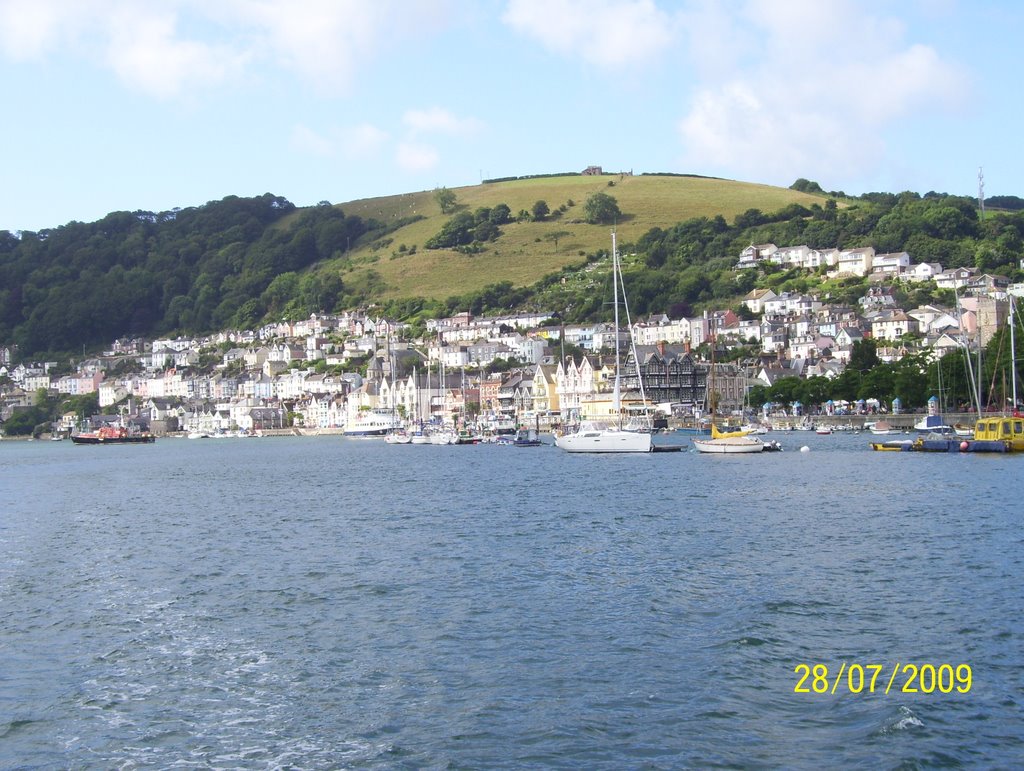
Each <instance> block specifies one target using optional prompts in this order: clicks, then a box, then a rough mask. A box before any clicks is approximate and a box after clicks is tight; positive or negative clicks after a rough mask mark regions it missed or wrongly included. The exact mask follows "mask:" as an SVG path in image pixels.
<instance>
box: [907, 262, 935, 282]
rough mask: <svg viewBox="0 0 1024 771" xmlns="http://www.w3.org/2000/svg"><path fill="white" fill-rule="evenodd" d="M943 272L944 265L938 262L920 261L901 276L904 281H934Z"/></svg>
mask: <svg viewBox="0 0 1024 771" xmlns="http://www.w3.org/2000/svg"><path fill="white" fill-rule="evenodd" d="M940 273H942V266H941V265H940V264H939V263H937V262H919V263H917V264H916V265H911V266H910V267H909V268H907V269H906V270H905V271H903V274H902V275H901V276H900V278H902V279H903V280H904V281H932V280H934V279H935V277H936V276H937V275H939V274H940Z"/></svg>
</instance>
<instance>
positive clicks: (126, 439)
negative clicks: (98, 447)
mask: <svg viewBox="0 0 1024 771" xmlns="http://www.w3.org/2000/svg"><path fill="white" fill-rule="evenodd" d="M71 441H72V442H74V443H75V444H152V443H153V442H155V441H156V437H155V436H152V435H149V434H144V435H140V436H119V437H103V436H72V437H71Z"/></svg>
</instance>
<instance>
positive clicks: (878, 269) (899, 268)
mask: <svg viewBox="0 0 1024 771" xmlns="http://www.w3.org/2000/svg"><path fill="white" fill-rule="evenodd" d="M909 268H910V255H909V254H907V253H906V252H892V253H889V254H876V255H875V256H874V258H873V259H872V261H871V272H872V273H883V274H885V275H887V276H897V275H899V274H901V273H903V272H905V271H906V270H908V269H909Z"/></svg>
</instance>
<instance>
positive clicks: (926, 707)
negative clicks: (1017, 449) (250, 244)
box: [0, 433, 1024, 769]
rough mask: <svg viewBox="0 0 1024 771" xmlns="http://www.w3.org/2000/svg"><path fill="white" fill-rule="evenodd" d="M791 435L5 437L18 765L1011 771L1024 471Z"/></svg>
mask: <svg viewBox="0 0 1024 771" xmlns="http://www.w3.org/2000/svg"><path fill="white" fill-rule="evenodd" d="M776 438H781V440H782V441H783V444H784V445H785V446H786V447H787V451H786V452H783V453H778V454H772V455H764V456H759V457H754V456H733V457H727V456H702V455H697V454H695V453H691V452H685V453H678V454H655V455H643V456H582V455H567V454H563V453H562V452H560V451H558V450H556V449H554V448H552V447H541V448H529V449H527V448H513V447H498V446H477V447H434V446H424V447H409V446H405V447H394V446H387V445H385V444H383V443H382V442H379V441H373V440H362V441H353V440H345V439H341V438H337V437H331V438H327V437H323V438H305V439H300V438H290V439H263V440H258V441H256V440H240V439H239V440H210V441H205V442H195V441H192V442H190V441H186V440H163V441H159V442H157V443H156V444H155V445H150V446H136V447H73V446H71V445H70V444H68V443H66V442H62V443H48V442H33V443H2V444H0V499H2V507H3V512H2V513H0V766H2V767H4V768H8V767H28V768H32V767H40V768H42V767H46V768H49V767H75V768H83V767H91V768H114V767H123V768H135V767H164V768H165V767H175V766H177V767H188V768H204V767H206V768H234V767H245V768H263V767H299V768H327V767H330V768H339V767H342V768H344V767H351V768H524V767H536V768H542V767H555V768H574V769H575V768H607V769H620V768H651V769H660V768H665V769H669V768H672V769H674V768H684V767H693V768H708V767H746V766H788V767H823V766H856V765H859V766H864V767H883V768H886V767H888V768H914V767H930V766H957V765H981V766H1000V767H1014V766H1020V765H1022V764H1024V738H1022V734H1024V732H1022V730H1021V726H1022V725H1024V721H1022V717H1024V714H1022V706H1021V699H1022V698H1024V687H1022V686H1024V675H1022V669H1021V665H1022V663H1024V651H1022V644H1021V635H1022V631H1024V629H1022V627H1024V621H1022V618H1024V599H1022V592H1021V578H1022V574H1024V569H1022V555H1024V543H1022V542H1024V536H1022V532H1021V528H1020V509H1021V504H1020V500H1021V499H1022V498H1024V482H1022V479H1024V474H1022V471H1024V457H983V456H958V455H919V454H908V453H873V452H871V451H870V450H868V449H867V438H866V437H864V436H843V435H838V434H836V435H832V436H828V437H818V436H815V435H813V434H795V433H794V434H786V435H781V436H776ZM801 444H805V445H808V446H809V447H810V452H807V453H800V452H796V450H797V448H798V447H799V446H800V445H801ZM842 662H846V663H847V664H852V663H861V664H869V663H878V664H884V665H885V666H886V672H885V675H884V676H883V677H882V678H881V679H883V680H884V679H887V678H888V674H889V672H890V671H891V668H892V666H893V665H894V664H895V663H896V662H901V663H918V664H920V663H932V664H935V665H939V664H944V663H949V664H952V665H953V666H954V667H955V666H956V665H958V664H969V665H970V666H971V667H972V669H973V682H972V686H971V690H970V691H969V692H968V693H957V692H956V691H954V692H953V693H950V694H941V693H938V692H936V693H932V694H923V693H921V694H904V693H898V692H897V691H898V689H893V691H892V692H891V693H890V694H888V695H885V694H884V693H882V691H883V690H884V687H883V686H884V683H882V682H879V683H878V684H877V689H876V692H875V693H874V694H868V693H860V694H851V693H849V691H848V690H847V689H846V688H839V689H837V693H836V694H834V695H833V694H831V693H826V694H822V695H817V694H814V693H810V694H798V693H794V686H795V685H796V684H797V680H798V676H797V675H796V674H795V673H794V667H796V666H797V665H798V664H801V663H807V664H811V665H813V664H815V663H824V664H827V665H828V666H829V668H830V671H832V672H833V673H834V672H836V671H837V670H838V667H839V666H840V664H841V663H842Z"/></svg>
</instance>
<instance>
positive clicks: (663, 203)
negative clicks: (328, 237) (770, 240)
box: [331, 174, 823, 299]
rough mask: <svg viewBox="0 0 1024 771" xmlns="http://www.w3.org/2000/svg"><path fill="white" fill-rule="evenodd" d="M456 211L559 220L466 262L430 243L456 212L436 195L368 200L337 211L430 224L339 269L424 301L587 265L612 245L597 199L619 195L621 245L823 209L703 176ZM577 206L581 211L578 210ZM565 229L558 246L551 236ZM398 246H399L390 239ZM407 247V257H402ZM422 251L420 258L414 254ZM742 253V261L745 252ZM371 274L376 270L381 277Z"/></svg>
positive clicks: (522, 194) (504, 193) (488, 199)
mask: <svg viewBox="0 0 1024 771" xmlns="http://www.w3.org/2000/svg"><path fill="white" fill-rule="evenodd" d="M452 192H454V193H455V194H456V196H457V204H458V205H459V206H460V207H464V208H465V209H468V210H469V211H474V210H475V209H477V208H479V207H483V206H486V207H493V206H496V205H497V204H499V203H505V204H507V205H508V207H509V208H510V209H511V210H512V214H513V216H515V215H516V214H517V213H518V212H519V211H520V210H521V209H526V210H531V209H532V208H533V204H534V203H535V202H536V201H538V200H543V201H545V202H546V203H547V204H548V206H549V208H550V209H551V210H552V212H554V211H555V210H557V209H558V208H559V207H560V206H562V205H566V206H567V207H568V208H567V210H566V211H565V213H564V214H562V215H561V216H560V217H551V218H549V219H548V220H547V221H545V222H516V223H511V224H508V225H503V226H502V232H503V235H502V236H501V237H500V238H499V239H498V240H497V241H495V242H492V243H489V244H487V245H486V251H485V252H483V253H482V254H476V255H464V254H460V253H458V252H454V251H451V250H447V249H442V250H427V249H424V248H423V243H424V242H425V241H426V240H427V239H428V238H430V237H431V236H433V235H435V234H436V233H437V232H438V231H440V229H441V227H442V226H443V225H444V223H445V222H446V221H447V219H448V218H449V216H450V215H445V214H442V213H441V211H440V209H439V207H438V205H437V203H436V202H435V200H434V192H433V191H422V192H418V193H405V194H402V195H394V196H386V197H382V198H367V199H362V200H356V201H350V202H347V203H341V204H338V206H339V207H340V208H341V209H342V211H344V212H345V214H346V215H359V216H360V217H363V218H366V219H369V218H373V219H376V220H378V221H380V222H384V223H387V222H389V221H390V222H395V221H398V220H401V219H402V218H405V217H412V216H415V215H420V216H424V217H425V219H423V220H420V221H418V222H414V223H411V224H409V225H406V226H404V227H402V228H400V229H398V230H396V231H395V232H394V233H392V234H390V235H389V236H388V238H387V239H382V240H383V241H385V243H380V242H378V243H376V244H370V245H364V246H361V247H360V248H358V249H353V250H352V252H350V253H349V254H348V255H347V256H346V258H345V259H344V260H340V261H338V262H337V263H336V264H335V265H332V266H331V267H333V268H336V269H338V270H340V271H341V274H342V278H343V280H344V281H345V282H346V283H347V284H349V285H359V284H361V283H364V282H366V281H367V280H369V279H370V278H371V277H372V279H373V280H374V281H375V282H376V284H377V286H378V290H377V292H375V294H377V295H378V296H380V297H381V298H382V299H387V298H395V297H411V296H421V297H428V298H438V299H444V298H447V297H450V296H452V295H457V294H463V293H465V292H468V291H472V290H476V289H480V288H482V287H484V286H486V285H487V284H493V283H496V282H499V281H510V282H511V283H512V284H513V285H515V286H527V285H530V284H532V283H534V282H535V281H537V279H539V278H540V277H541V276H543V275H544V274H546V273H551V272H554V271H558V270H561V269H562V268H563V267H566V266H569V265H578V264H580V263H582V262H583V261H584V257H583V255H584V254H586V253H592V252H594V251H596V250H598V249H607V248H608V247H609V245H610V235H609V232H610V227H609V226H606V225H588V224H585V223H583V222H582V218H583V204H584V202H585V201H586V199H587V196H588V195H590V194H591V193H596V192H604V193H607V194H609V195H611V196H613V197H614V198H615V199H616V201H617V202H618V205H619V209H620V210H621V211H622V213H623V219H622V221H621V222H619V223H618V225H617V231H618V240H619V243H620V244H626V243H629V242H632V241H635V240H636V239H637V238H639V237H640V236H642V235H643V234H644V233H646V232H647V231H648V230H650V229H651V228H653V227H661V228H669V227H671V226H672V225H675V224H676V223H678V222H682V221H684V220H687V219H691V218H693V217H714V216H715V215H718V214H721V215H722V216H723V217H725V218H726V219H727V220H729V221H730V222H731V221H732V219H733V218H734V217H735V216H736V215H737V214H740V213H742V212H744V211H746V210H748V209H760V210H761V211H763V212H766V213H769V212H774V211H777V210H779V209H781V208H783V207H785V206H787V205H789V204H791V203H800V204H803V205H805V206H810V205H811V204H812V203H817V204H821V203H822V202H823V199H822V198H821V197H819V196H814V195H809V194H806V193H800V192H797V191H795V190H789V189H787V188H779V187H771V186H769V185H757V184H751V183H747V182H733V181H730V180H721V179H708V178H698V177H669V176H664V177H663V176H628V175H626V176H620V175H617V174H616V175H604V176H586V177H584V176H564V177H541V178H534V179H523V180H512V181H506V182H494V183H484V184H480V185H473V186H470V187H459V188H452ZM570 201H572V202H573V203H574V205H569V202H570ZM559 231H560V232H562V233H563V235H562V236H560V237H559V239H558V243H557V249H556V245H555V242H554V241H553V240H551V238H550V236H551V235H553V234H554V233H556V232H559ZM388 239H390V241H388ZM402 245H404V246H405V247H406V252H405V253H402V252H400V251H399V247H400V246H402ZM413 246H415V247H416V252H415V253H414V254H408V250H409V249H410V248H411V247H413ZM737 256H738V255H737ZM370 271H375V275H374V274H371V273H370Z"/></svg>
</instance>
